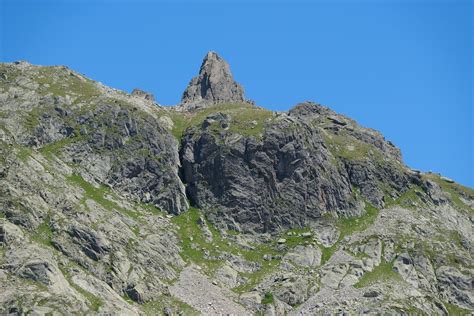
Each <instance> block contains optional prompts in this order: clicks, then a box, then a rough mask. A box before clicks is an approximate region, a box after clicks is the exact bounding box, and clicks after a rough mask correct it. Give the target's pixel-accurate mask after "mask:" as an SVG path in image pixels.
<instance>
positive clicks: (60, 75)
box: [35, 66, 100, 99]
mask: <svg viewBox="0 0 474 316" xmlns="http://www.w3.org/2000/svg"><path fill="white" fill-rule="evenodd" d="M35 79H36V82H37V83H38V84H40V89H39V92H40V93H42V94H48V93H51V94H53V95H55V96H63V97H64V96H65V95H66V94H75V95H77V96H79V97H80V98H81V99H90V98H92V97H94V96H98V95H99V94H100V92H99V90H98V89H97V87H96V84H95V83H94V81H92V80H90V79H86V78H83V77H79V76H78V75H77V74H75V73H73V72H71V71H69V70H67V69H64V68H61V67H55V66H50V67H41V68H40V69H39V71H38V74H37V76H36V78H35Z"/></svg>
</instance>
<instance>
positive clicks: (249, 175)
mask: <svg viewBox="0 0 474 316" xmlns="http://www.w3.org/2000/svg"><path fill="white" fill-rule="evenodd" d="M216 58H217V57H216ZM208 59H209V58H208ZM218 59H219V60H220V57H219V58H218ZM203 64H206V61H205V62H204V63H203ZM220 65H226V64H225V62H223V61H222V62H221V63H220ZM208 68H209V67H208ZM208 68H206V69H207V70H206V71H207V72H211V73H207V75H208V76H210V77H213V78H217V77H218V76H217V77H215V76H214V73H213V72H215V71H217V72H218V73H220V72H221V71H224V70H225V71H226V73H228V74H229V76H230V71H229V70H228V66H227V68H225V67H224V68H225V69H221V68H219V67H217V68H216V67H210V68H209V69H208ZM225 80H226V82H234V81H233V79H232V77H226V79H225ZM218 81H219V80H218ZM213 84H216V83H215V82H214V83H213ZM217 86H219V87H221V88H222V89H223V91H222V92H223V94H222V95H223V97H222V98H221V99H212V100H211V99H209V100H207V101H206V102H204V103H203V102H201V101H199V102H197V101H196V102H197V103H193V102H194V101H192V100H191V101H190V102H186V103H185V104H184V105H179V106H177V107H170V108H167V107H161V106H159V105H157V104H156V103H154V100H153V99H151V98H149V97H146V96H145V97H144V94H143V93H133V94H126V93H124V92H121V91H118V90H114V89H111V88H108V87H105V86H103V85H101V84H99V83H96V82H94V81H91V80H89V79H87V78H85V77H84V76H82V75H80V74H77V73H75V72H73V71H71V70H69V69H67V68H65V67H39V66H33V65H30V64H28V63H24V62H20V63H13V64H0V139H1V141H0V183H1V185H0V192H1V194H0V223H1V224H0V245H1V246H0V280H1V282H0V293H1V294H0V313H12V314H15V313H17V314H22V313H28V312H33V311H34V312H36V313H38V314H47V313H50V312H59V313H62V314H67V313H81V314H82V313H113V314H115V313H122V314H157V313H158V314H160V313H163V314H176V313H179V312H182V313H184V314H193V313H203V314H222V313H234V314H242V313H248V314H258V313H265V314H268V315H284V314H298V315H307V314H320V313H340V312H348V313H351V314H352V313H363V312H370V313H377V312H378V313H400V314H404V313H405V314H407V313H408V314H410V313H426V314H446V313H448V312H449V313H452V314H459V313H464V312H465V313H469V312H472V311H473V310H474V297H473V294H472V288H473V283H472V275H473V269H472V266H473V260H472V240H473V234H472V223H473V217H472V216H473V213H474V212H473V211H474V192H473V190H471V189H468V188H465V187H462V186H460V185H458V184H456V183H452V182H451V181H450V180H449V179H446V178H443V177H440V176H439V175H436V174H424V173H421V172H418V171H414V170H411V169H410V168H408V167H406V166H405V165H404V164H403V162H402V160H401V154H400V151H399V150H398V149H397V148H396V147H395V146H394V145H393V144H391V143H390V142H389V141H386V140H385V139H384V138H383V136H381V135H380V134H379V133H378V132H376V131H374V130H371V129H367V128H364V127H361V126H359V125H358V124H357V123H356V122H354V121H353V120H351V119H349V118H347V117H344V116H342V115H338V114H336V113H334V112H333V111H331V110H329V109H328V108H325V107H323V106H321V105H318V104H315V103H311V102H306V103H302V104H299V105H297V106H295V107H294V108H293V109H291V110H290V111H289V112H282V113H274V112H271V111H268V110H265V109H262V108H259V107H256V106H254V105H252V104H250V103H245V102H243V103H242V102H240V103H236V101H242V100H243V90H242V93H241V94H240V95H242V100H241V99H239V100H234V98H233V97H231V96H228V95H227V94H226V93H230V92H229V91H228V90H226V89H227V88H226V84H224V83H222V84H221V82H217ZM205 88H206V89H211V88H212V87H205ZM202 93H204V94H205V91H202ZM231 94H232V93H231ZM188 101H189V100H188ZM217 101H218V102H217ZM193 104H195V105H196V106H194V105H193ZM190 204H191V205H193V207H191V208H190V207H189V205H190ZM196 291H198V292H203V293H208V294H207V295H203V296H197V295H194V294H193V293H196ZM243 311H245V312H243Z"/></svg>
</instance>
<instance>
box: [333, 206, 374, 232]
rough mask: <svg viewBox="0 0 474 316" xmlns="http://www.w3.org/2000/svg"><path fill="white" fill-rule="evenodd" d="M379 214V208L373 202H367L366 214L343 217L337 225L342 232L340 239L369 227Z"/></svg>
mask: <svg viewBox="0 0 474 316" xmlns="http://www.w3.org/2000/svg"><path fill="white" fill-rule="evenodd" d="M378 215H379V210H378V209H377V208H376V207H374V206H373V205H372V204H370V203H368V202H365V214H364V215H362V216H360V217H348V218H341V219H339V220H338V221H337V227H338V228H339V231H340V232H341V236H340V237H339V238H340V239H342V238H344V237H345V236H349V235H352V234H353V233H355V232H359V231H363V230H366V229H367V228H369V227H370V226H371V225H372V224H373V223H374V222H375V219H376V218H377V216H378Z"/></svg>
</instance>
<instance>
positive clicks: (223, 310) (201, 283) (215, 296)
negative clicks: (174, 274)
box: [170, 266, 250, 315]
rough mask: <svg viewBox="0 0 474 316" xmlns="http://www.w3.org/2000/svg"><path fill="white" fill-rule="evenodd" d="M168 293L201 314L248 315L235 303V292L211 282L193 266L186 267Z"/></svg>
mask: <svg viewBox="0 0 474 316" xmlns="http://www.w3.org/2000/svg"><path fill="white" fill-rule="evenodd" d="M170 293H171V294H172V295H174V296H176V297H177V298H179V299H181V300H182V301H183V302H186V303H187V304H189V305H190V306H192V307H194V308H195V309H197V310H198V311H200V312H201V313H202V314H203V315H223V314H226V315H250V313H249V312H248V311H247V310H245V309H244V308H243V307H242V306H241V305H240V304H238V303H236V302H235V301H234V300H233V299H236V298H237V297H236V295H235V293H232V292H230V291H228V290H226V289H222V288H219V287H217V286H216V285H214V284H212V283H211V282H210V281H209V279H208V278H207V277H206V276H204V275H203V274H201V273H200V272H199V271H198V270H197V269H196V268H195V267H192V266H191V267H187V268H185V269H184V270H183V272H181V274H180V277H179V279H178V281H177V282H176V283H175V284H174V285H173V286H172V287H171V288H170Z"/></svg>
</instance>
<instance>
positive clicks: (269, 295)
mask: <svg viewBox="0 0 474 316" xmlns="http://www.w3.org/2000/svg"><path fill="white" fill-rule="evenodd" d="M274 301H275V298H274V297H273V294H272V293H270V292H267V293H265V296H264V297H263V299H262V304H272V303H273V302H274Z"/></svg>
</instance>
